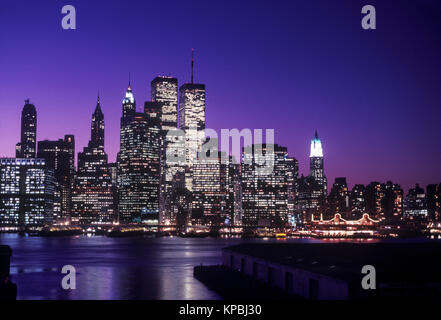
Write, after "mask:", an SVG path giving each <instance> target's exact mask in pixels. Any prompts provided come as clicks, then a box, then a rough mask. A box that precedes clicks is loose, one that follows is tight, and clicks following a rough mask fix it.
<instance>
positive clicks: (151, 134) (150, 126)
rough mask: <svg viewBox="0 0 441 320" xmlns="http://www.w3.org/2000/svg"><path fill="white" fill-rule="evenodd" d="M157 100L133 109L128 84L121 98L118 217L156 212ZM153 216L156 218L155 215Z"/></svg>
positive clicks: (127, 218) (125, 220)
mask: <svg viewBox="0 0 441 320" xmlns="http://www.w3.org/2000/svg"><path fill="white" fill-rule="evenodd" d="M161 108H162V103H161V102H155V101H153V102H146V103H145V105H144V112H136V102H135V99H134V96H133V93H132V89H131V88H130V85H129V87H128V89H127V92H126V95H125V98H124V100H123V116H122V118H121V131H120V152H119V153H118V188H119V197H118V202H119V221H120V222H123V223H130V222H136V221H138V222H139V221H142V220H143V215H146V216H145V217H149V220H150V217H151V215H152V214H154V215H157V214H158V212H159V191H160V190H159V186H160V172H161V170H160V148H161V113H162V109H161ZM156 219H158V218H157V217H156Z"/></svg>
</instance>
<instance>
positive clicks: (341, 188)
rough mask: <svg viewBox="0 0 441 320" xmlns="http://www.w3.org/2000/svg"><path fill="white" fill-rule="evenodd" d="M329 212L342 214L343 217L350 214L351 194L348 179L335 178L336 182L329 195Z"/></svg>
mask: <svg viewBox="0 0 441 320" xmlns="http://www.w3.org/2000/svg"><path fill="white" fill-rule="evenodd" d="M328 199H329V212H328V214H331V215H334V214H336V213H340V214H341V215H342V216H343V217H348V216H349V215H350V214H349V211H350V210H349V208H350V207H349V193H348V184H347V182H346V178H335V182H334V184H333V186H332V188H331V191H330V193H329V197H328Z"/></svg>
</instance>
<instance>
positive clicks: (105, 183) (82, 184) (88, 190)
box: [72, 97, 115, 224]
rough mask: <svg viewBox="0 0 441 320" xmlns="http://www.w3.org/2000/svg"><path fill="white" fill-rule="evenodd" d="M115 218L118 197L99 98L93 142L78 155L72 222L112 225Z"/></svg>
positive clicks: (92, 126)
mask: <svg viewBox="0 0 441 320" xmlns="http://www.w3.org/2000/svg"><path fill="white" fill-rule="evenodd" d="M114 219H115V206H114V195H113V192H112V178H111V175H110V171H109V167H108V163H107V154H106V153H105V151H104V114H103V112H102V110H101V104H100V99H99V97H98V98H97V105H96V107H95V111H94V113H93V115H92V124H91V139H90V141H89V144H88V146H87V147H85V148H84V149H83V152H80V153H78V171H77V175H76V177H75V183H74V189H73V192H72V221H73V222H78V223H80V224H110V223H112V222H113V221H114Z"/></svg>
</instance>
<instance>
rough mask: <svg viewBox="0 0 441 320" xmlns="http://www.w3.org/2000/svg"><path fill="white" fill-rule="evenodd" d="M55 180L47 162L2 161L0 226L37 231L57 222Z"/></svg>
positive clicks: (32, 159)
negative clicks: (35, 228)
mask: <svg viewBox="0 0 441 320" xmlns="http://www.w3.org/2000/svg"><path fill="white" fill-rule="evenodd" d="M54 192H55V178H54V172H53V170H52V169H49V168H48V167H47V166H46V162H45V160H44V159H35V158H27V159H24V158H1V159H0V225H1V226H4V227H20V228H24V227H37V226H44V225H47V224H51V223H52V222H53V201H54Z"/></svg>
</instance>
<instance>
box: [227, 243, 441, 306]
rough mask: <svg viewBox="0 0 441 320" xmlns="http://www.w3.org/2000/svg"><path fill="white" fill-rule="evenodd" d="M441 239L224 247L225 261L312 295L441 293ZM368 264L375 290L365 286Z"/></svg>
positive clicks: (295, 291) (277, 284)
mask: <svg viewBox="0 0 441 320" xmlns="http://www.w3.org/2000/svg"><path fill="white" fill-rule="evenodd" d="M440 254H441V243H439V242H425V243H405V244H402V243H267V244H262V243H254V244H240V245H236V246H232V247H228V248H224V249H223V250H222V264H223V266H225V267H227V268H230V269H233V270H236V271H238V272H241V273H243V274H244V275H245V276H247V277H251V278H254V279H257V280H260V281H263V282H265V283H267V284H269V285H270V286H272V287H276V288H280V289H283V290H285V291H286V292H287V293H288V294H292V295H296V296H299V297H303V298H306V299H314V300H315V299H319V300H347V299H360V298H361V299H363V298H368V297H372V296H375V297H385V296H415V295H418V296H432V297H440V296H441V273H440V272H439V270H440V268H441V260H440V259H438V257H439V255H440ZM364 266H374V268H375V277H374V278H375V289H363V287H362V285H361V282H362V279H363V278H364V277H365V276H366V273H363V272H362V269H363V267H364Z"/></svg>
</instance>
